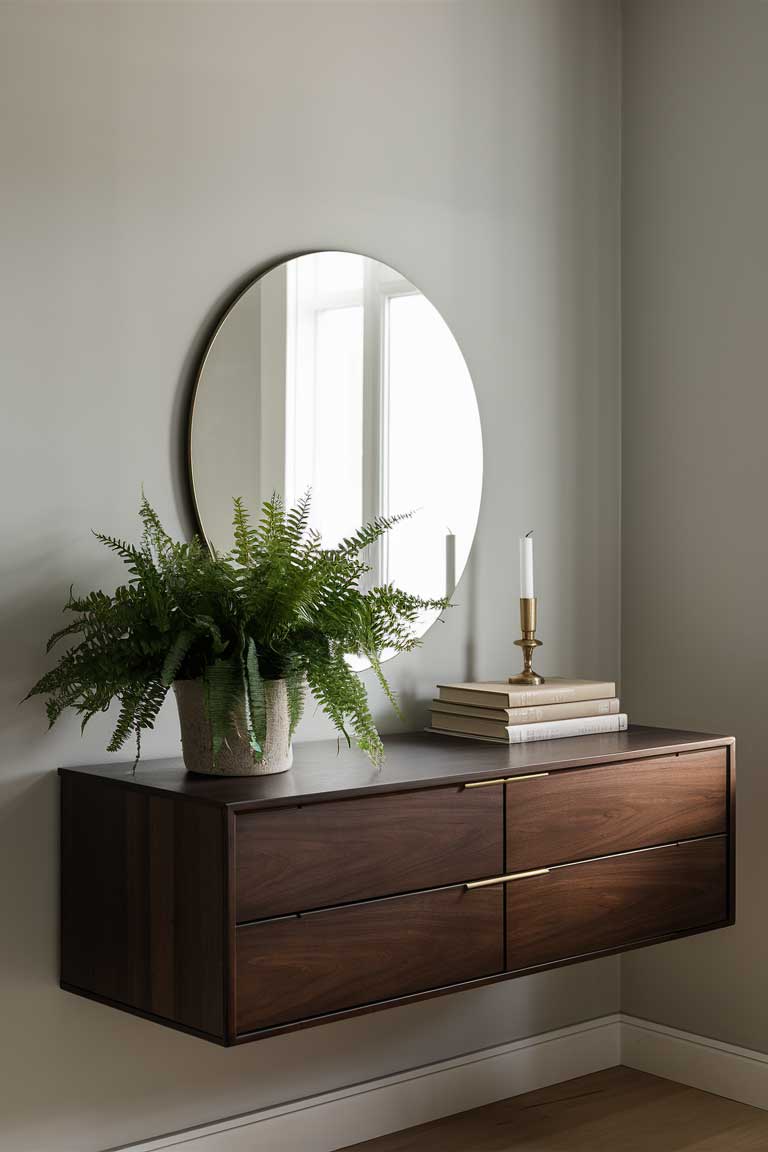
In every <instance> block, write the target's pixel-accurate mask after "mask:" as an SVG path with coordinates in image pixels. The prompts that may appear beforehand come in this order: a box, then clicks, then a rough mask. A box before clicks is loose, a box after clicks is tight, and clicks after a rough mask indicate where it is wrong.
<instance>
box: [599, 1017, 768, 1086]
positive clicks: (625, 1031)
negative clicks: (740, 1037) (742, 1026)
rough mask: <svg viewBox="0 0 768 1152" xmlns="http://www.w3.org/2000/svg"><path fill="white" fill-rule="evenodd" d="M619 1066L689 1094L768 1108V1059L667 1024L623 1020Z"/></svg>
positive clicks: (630, 1019) (750, 1050)
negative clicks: (659, 1078) (696, 1092)
mask: <svg viewBox="0 0 768 1152" xmlns="http://www.w3.org/2000/svg"><path fill="white" fill-rule="evenodd" d="M620 1028H621V1063H622V1064H626V1065H628V1066H629V1067H630V1068H637V1069H638V1070H639V1071H641V1072H652V1073H653V1074H654V1076H663V1077H664V1078H665V1079H667V1080H676V1081H677V1082H678V1083H679V1084H688V1085H689V1086H690V1087H691V1088H700V1089H701V1090H702V1091H704V1092H713V1093H714V1094H715V1095H716V1096H727V1097H728V1098H729V1099H730V1100H738V1101H739V1102H740V1103H741V1104H752V1105H754V1106H755V1107H756V1108H768V1055H766V1054H765V1053H763V1052H755V1051H753V1050H752V1049H750V1048H737V1047H736V1046H735V1045H733V1044H725V1043H723V1041H722V1040H711V1039H709V1038H708V1037H706V1036H696V1035H694V1034H693V1033H692V1032H681V1031H680V1030H679V1029H677V1028H668V1027H667V1026H666V1025H665V1024H654V1023H652V1022H651V1021H649V1020H638V1019H636V1018H635V1017H634V1016H626V1015H622V1016H621V1026H620Z"/></svg>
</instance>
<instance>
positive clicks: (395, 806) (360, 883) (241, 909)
mask: <svg viewBox="0 0 768 1152" xmlns="http://www.w3.org/2000/svg"><path fill="white" fill-rule="evenodd" d="M503 823H504V786H503V785H502V784H499V785H494V786H492V787H489V788H455V787H454V788H429V789H424V790H423V791H421V792H400V793H391V794H389V795H385V796H372V797H364V798H363V799H358V800H340V801H335V802H332V803H328V804H312V805H307V806H306V807H303V808H278V809H275V810H272V811H267V812H248V813H245V814H243V815H239V816H237V817H236V833H235V837H236V839H235V843H236V852H235V858H236V876H237V879H236V885H237V919H238V921H244V920H256V919H259V918H261V917H265V916H279V915H282V914H284V913H289V912H302V911H305V910H306V909H309V908H322V907H328V906H329V905H332V904H343V903H346V902H348V901H352V900H366V899H371V898H375V897H379V896H389V895H392V894H395V893H400V892H408V891H417V890H418V889H424V888H437V887H440V886H443V885H447V884H459V883H462V882H463V881H465V880H472V879H475V878H477V877H481V876H492V875H494V873H496V874H499V873H500V872H502V871H503V869H504V835H503Z"/></svg>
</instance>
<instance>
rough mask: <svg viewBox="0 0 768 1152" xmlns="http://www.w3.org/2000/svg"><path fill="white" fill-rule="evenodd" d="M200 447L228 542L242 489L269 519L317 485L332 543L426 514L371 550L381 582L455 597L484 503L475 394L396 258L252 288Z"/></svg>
mask: <svg viewBox="0 0 768 1152" xmlns="http://www.w3.org/2000/svg"><path fill="white" fill-rule="evenodd" d="M189 453H190V459H189V467H190V475H191V479H192V496H193V501H194V505H195V512H196V515H197V520H198V525H199V528H200V531H201V533H202V535H203V537H204V538H205V539H206V540H207V541H208V543H209V544H212V545H213V546H215V547H216V548H217V549H220V550H225V549H227V548H229V547H230V546H231V543H232V527H231V522H232V498H233V497H234V496H241V497H242V498H243V500H244V501H245V504H246V507H247V508H248V509H249V511H250V512H251V514H252V515H253V516H254V518H256V516H257V514H258V511H259V508H260V505H261V504H262V502H263V501H264V500H266V499H268V498H269V497H270V496H271V495H272V493H273V492H277V493H279V494H280V495H281V496H282V497H283V499H284V501H285V503H286V504H287V505H291V504H293V503H295V502H296V500H297V499H298V497H299V496H301V495H302V493H304V492H305V491H306V490H307V489H308V488H310V489H311V490H312V521H311V526H312V527H313V528H316V529H317V530H318V531H319V532H320V533H321V534H322V537H323V544H324V546H325V547H327V548H331V547H333V546H334V545H335V544H337V543H338V542H339V540H341V539H342V538H343V537H345V536H348V535H350V534H351V532H353V531H354V530H355V529H356V528H358V527H359V526H360V525H361V524H362V523H363V522H365V521H368V520H371V519H373V518H374V517H375V516H377V515H392V514H394V513H397V512H411V511H412V512H413V513H414V515H413V517H412V518H411V519H409V520H406V521H404V522H403V523H401V524H398V525H397V526H396V527H395V528H394V529H393V530H392V531H391V532H390V533H389V534H388V536H387V537H385V538H384V540H383V541H381V546H380V547H379V548H378V549H377V550H375V554H374V555H372V556H371V557H370V563H371V568H372V571H371V573H370V580H371V583H373V584H384V583H393V584H395V585H397V586H398V587H400V588H403V589H405V590H406V591H408V592H414V593H417V594H419V595H421V596H424V597H427V598H435V597H440V596H445V595H449V596H450V595H451V594H452V593H453V589H454V586H455V584H456V582H457V581H458V579H459V578H460V576H461V573H462V571H463V569H464V566H465V564H466V562H467V558H468V556H469V551H470V548H471V546H472V539H473V537H474V534H475V527H476V525H477V517H478V511H479V507H480V493H481V487H482V470H483V456H482V438H481V434H480V418H479V414H478V410H477V401H476V399H475V392H474V389H473V387H472V381H471V379H470V375H469V372H468V371H467V366H466V364H465V362H464V358H463V356H462V354H461V351H460V350H459V346H458V344H457V343H456V341H455V339H454V337H453V335H452V334H451V331H450V329H449V328H448V326H447V324H446V323H445V321H444V320H443V319H442V317H441V316H440V314H439V312H438V311H437V309H436V308H435V307H434V306H433V305H432V304H430V302H429V300H427V299H426V297H425V296H423V295H422V293H421V292H420V291H419V290H418V288H416V287H414V285H413V284H411V283H410V281H408V280H406V279H405V277H403V276H401V275H400V274H399V273H398V272H395V271H394V269H392V268H389V267H387V265H386V264H381V263H380V262H379V261H378V260H371V259H369V258H368V257H367V256H359V255H356V254H354V253H350V252H315V253H311V254H309V255H306V256H298V257H296V258H295V259H293V260H288V261H286V262H285V263H284V264H280V265H278V266H277V267H276V268H273V269H272V270H271V271H269V272H267V273H265V274H264V275H263V276H260V277H259V278H258V279H257V280H255V281H254V282H253V283H252V284H251V285H249V287H247V288H246V289H245V290H244V291H243V292H242V293H241V294H240V295H239V296H238V298H237V299H236V300H235V302H234V304H232V306H231V307H230V308H229V310H228V311H227V312H226V314H225V316H224V318H223V319H222V320H221V322H220V323H219V325H218V327H217V328H216V330H215V332H214V334H213V336H212V338H211V340H210V342H209V344H208V347H207V349H206V351H205V355H204V357H203V360H202V363H201V366H200V370H199V373H198V377H197V383H196V386H195V392H194V397H193V401H192V411H191V416H190V434H189ZM434 619H435V614H433V615H431V616H429V617H426V616H425V618H424V619H423V620H422V621H420V623H419V627H418V632H419V634H420V635H422V634H423V633H424V632H425V631H426V629H427V628H428V627H429V625H430V624H431V623H432V622H433V620H434Z"/></svg>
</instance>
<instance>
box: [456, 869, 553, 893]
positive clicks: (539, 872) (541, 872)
mask: <svg viewBox="0 0 768 1152" xmlns="http://www.w3.org/2000/svg"><path fill="white" fill-rule="evenodd" d="M548 872H549V868H534V869H533V870H532V871H531V872H510V873H509V875H508V876H492V877H491V879H490V880H470V881H469V883H467V884H465V885H464V887H465V888H466V890H467V891H468V892H469V890H470V889H471V888H487V887H488V886H489V885H490V884H506V882H507V881H508V880H525V879H527V877H528V876H545V875H546V874H547V873H548Z"/></svg>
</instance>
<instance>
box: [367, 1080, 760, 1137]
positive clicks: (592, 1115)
mask: <svg viewBox="0 0 768 1152" xmlns="http://www.w3.org/2000/svg"><path fill="white" fill-rule="evenodd" d="M354 1149H357V1150H359V1152H363V1149H365V1152H683V1150H685V1152H756V1150H758V1149H759V1150H761V1152H768V1112H763V1111H762V1110H761V1109H759V1108H750V1107H748V1106H747V1105H746V1104H736V1103H735V1102H734V1101H733V1100H726V1099H725V1098H724V1097H722V1096H712V1095H710V1094H709V1093H708V1092H699V1091H698V1090H697V1089H695V1088H686V1087H685V1086H684V1085H682V1084H675V1083H673V1082H672V1081H671V1080H660V1079H659V1078H658V1077H656V1076H648V1075H646V1074H645V1073H644V1072H635V1071H633V1070H632V1069H631V1068H622V1067H619V1068H610V1069H608V1071H607V1072H596V1073H595V1074H594V1075H593V1076H582V1077H580V1078H579V1079H578V1080H568V1081H566V1082H565V1083H563V1084H558V1085H556V1086H555V1087H553V1088H541V1089H539V1090H538V1091H537V1092H529V1093H527V1094H526V1095H525V1096H515V1097H513V1098H512V1099H510V1100H502V1101H500V1102H499V1103H497V1104H489V1105H487V1106H486V1107H485V1108H475V1109H474V1110H473V1111H471V1112H462V1113H460V1114H459V1115H458V1116H449V1117H447V1118H446V1119H445V1120H435V1121H433V1122H432V1123H431V1124H422V1125H421V1126H420V1127H418V1128H409V1129H407V1130H406V1131H404V1132H395V1133H393V1134H392V1135H390V1136H380V1137H379V1138H378V1139H376V1140H368V1141H366V1142H365V1143H364V1144H355V1145H354ZM347 1152H354V1150H353V1149H351V1148H350V1149H347Z"/></svg>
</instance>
